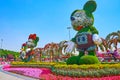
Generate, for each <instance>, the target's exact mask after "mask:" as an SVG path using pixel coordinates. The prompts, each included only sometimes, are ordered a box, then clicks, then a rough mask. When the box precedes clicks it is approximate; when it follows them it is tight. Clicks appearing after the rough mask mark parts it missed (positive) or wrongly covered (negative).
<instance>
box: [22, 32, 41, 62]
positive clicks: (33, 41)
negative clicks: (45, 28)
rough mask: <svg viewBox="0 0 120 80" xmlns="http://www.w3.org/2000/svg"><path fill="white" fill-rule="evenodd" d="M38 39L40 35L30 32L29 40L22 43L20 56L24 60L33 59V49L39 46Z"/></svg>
mask: <svg viewBox="0 0 120 80" xmlns="http://www.w3.org/2000/svg"><path fill="white" fill-rule="evenodd" d="M38 41H39V37H37V36H36V34H30V35H29V38H28V41H27V42H26V43H23V44H22V47H21V52H20V58H21V59H22V60H23V61H25V62H28V61H30V60H31V58H32V55H33V54H34V50H33V49H34V48H35V47H36V46H37V43H38Z"/></svg>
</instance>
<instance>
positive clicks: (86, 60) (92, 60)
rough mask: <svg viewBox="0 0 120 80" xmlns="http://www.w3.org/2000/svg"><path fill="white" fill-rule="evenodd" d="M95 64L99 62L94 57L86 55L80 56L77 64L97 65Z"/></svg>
mask: <svg viewBox="0 0 120 80" xmlns="http://www.w3.org/2000/svg"><path fill="white" fill-rule="evenodd" d="M97 63H100V62H99V60H98V58H97V57H96V56H90V55H86V56H82V57H81V58H80V59H79V64H97Z"/></svg>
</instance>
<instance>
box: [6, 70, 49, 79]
mask: <svg viewBox="0 0 120 80" xmlns="http://www.w3.org/2000/svg"><path fill="white" fill-rule="evenodd" d="M4 70H5V71H8V72H12V73H16V74H21V75H24V76H29V77H33V78H40V75H42V74H50V73H51V70H49V69H46V68H4Z"/></svg>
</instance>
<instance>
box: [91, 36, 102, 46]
mask: <svg viewBox="0 0 120 80" xmlns="http://www.w3.org/2000/svg"><path fill="white" fill-rule="evenodd" d="M93 42H94V43H95V44H97V45H100V44H101V43H102V40H101V38H100V37H99V36H98V35H97V34H93Z"/></svg>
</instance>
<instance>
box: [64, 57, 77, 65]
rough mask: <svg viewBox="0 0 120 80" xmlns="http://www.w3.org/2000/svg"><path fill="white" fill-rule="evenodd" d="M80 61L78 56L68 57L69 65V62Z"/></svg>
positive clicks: (75, 62)
mask: <svg viewBox="0 0 120 80" xmlns="http://www.w3.org/2000/svg"><path fill="white" fill-rule="evenodd" d="M78 61H79V57H78V56H72V57H70V58H68V59H67V61H66V63H67V65H69V64H78Z"/></svg>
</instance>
